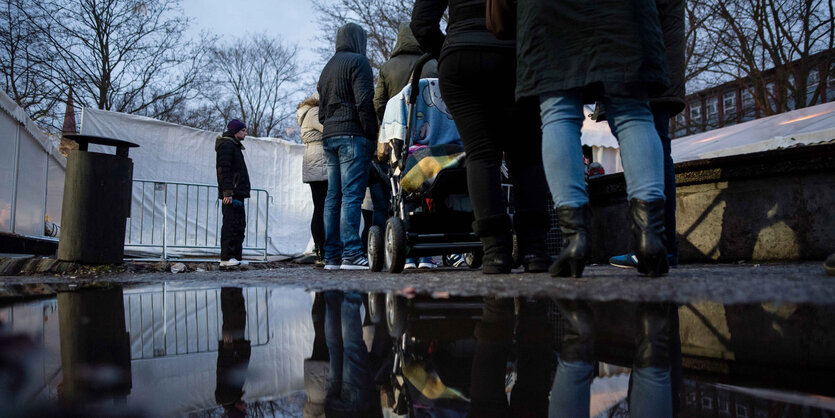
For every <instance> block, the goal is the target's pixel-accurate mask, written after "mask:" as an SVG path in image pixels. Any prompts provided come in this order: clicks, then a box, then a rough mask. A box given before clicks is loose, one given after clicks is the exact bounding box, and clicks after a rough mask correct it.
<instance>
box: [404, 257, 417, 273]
mask: <svg viewBox="0 0 835 418" xmlns="http://www.w3.org/2000/svg"><path fill="white" fill-rule="evenodd" d="M416 268H417V264H415V260H414V259H411V258H409V259H406V264H404V265H403V270H408V269H416Z"/></svg>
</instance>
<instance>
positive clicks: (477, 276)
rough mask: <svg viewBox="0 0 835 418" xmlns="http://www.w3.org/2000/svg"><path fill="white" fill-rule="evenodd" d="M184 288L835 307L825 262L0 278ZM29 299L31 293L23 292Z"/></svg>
mask: <svg viewBox="0 0 835 418" xmlns="http://www.w3.org/2000/svg"><path fill="white" fill-rule="evenodd" d="M163 282H166V283H177V284H183V285H188V284H196V285H201V284H204V283H206V282H208V283H213V284H225V285H250V286H287V287H295V288H301V289H306V290H309V291H320V290H343V291H348V290H354V291H361V292H386V291H394V290H400V289H404V288H407V287H412V288H414V290H415V292H416V293H419V294H420V293H423V294H430V293H433V292H448V293H449V294H450V295H453V296H498V297H515V296H531V297H551V298H561V299H582V300H590V301H599V302H604V301H627V302H675V303H687V302H694V301H702V300H710V301H714V302H718V303H725V304H742V303H759V302H774V303H806V304H813V305H825V304H830V303H833V302H835V278H832V277H829V276H827V275H826V273H825V272H824V270H823V267H822V264H821V263H819V262H807V263H788V264H787V263H774V264H713V265H711V264H690V265H682V266H680V267H679V268H676V269H671V271H670V273H669V274H668V275H666V276H663V277H657V278H649V277H646V276H642V275H638V274H637V273H636V271H635V270H633V269H620V268H616V267H611V266H608V265H591V266H588V267H587V268H586V270H585V271H584V274H583V277H582V278H580V279H573V278H553V277H550V276H549V275H548V274H545V273H540V274H528V273H522V270H521V269H517V270H515V271H514V272H513V273H512V274H507V275H492V276H486V275H483V274H481V272H480V271H478V270H470V269H461V268H457V269H456V268H446V267H442V268H438V269H435V270H407V271H405V272H403V273H401V274H388V273H373V272H369V271H325V270H320V269H316V268H313V267H312V266H311V265H299V264H293V263H276V264H272V268H267V269H260V268H259V269H249V270H235V269H230V270H224V271H206V272H186V273H179V274H172V273H170V272H167V271H166V272H155V273H116V274H107V275H101V276H97V277H84V276H83V275H78V276H72V275H65V276H7V277H0V295H2V294H4V293H5V294H6V295H15V294H16V293H17V292H19V291H21V288H22V289H25V288H26V287H44V286H42V285H46V286H45V287H46V288H50V287H53V286H55V287H57V288H63V287H64V286H70V285H79V286H85V285H90V284H94V285H100V284H102V283H115V284H132V283H133V284H136V283H147V284H153V283H163ZM22 291H24V292H25V290H22Z"/></svg>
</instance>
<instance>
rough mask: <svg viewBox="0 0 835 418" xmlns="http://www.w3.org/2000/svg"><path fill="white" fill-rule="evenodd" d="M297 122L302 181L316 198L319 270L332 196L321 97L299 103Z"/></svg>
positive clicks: (314, 221)
mask: <svg viewBox="0 0 835 418" xmlns="http://www.w3.org/2000/svg"><path fill="white" fill-rule="evenodd" d="M296 119H297V120H298V123H299V127H300V128H301V135H302V142H303V143H304V159H303V160H302V182H304V183H307V184H308V185H310V194H311V195H312V196H313V218H311V219H310V233H311V235H313V244H314V246H315V251H316V261H315V264H316V267H324V265H325V263H324V246H325V195H327V193H328V169H327V165H326V164H325V151H324V150H323V149H322V129H323V128H322V123H320V122H319V94H318V93H314V94H313V96H311V97H309V98H307V99H306V100H305V101H303V102H301V103H300V104H299V108H298V110H297V111H296Z"/></svg>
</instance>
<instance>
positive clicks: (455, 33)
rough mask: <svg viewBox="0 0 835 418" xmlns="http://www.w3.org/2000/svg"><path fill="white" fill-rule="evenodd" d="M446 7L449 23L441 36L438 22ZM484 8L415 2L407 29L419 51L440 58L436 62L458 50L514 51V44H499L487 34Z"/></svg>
mask: <svg viewBox="0 0 835 418" xmlns="http://www.w3.org/2000/svg"><path fill="white" fill-rule="evenodd" d="M447 5H449V22H448V24H447V30H446V35H444V33H443V32H441V26H440V22H441V17H442V16H443V15H444V11H445V10H446V8H447ZM486 5H487V1H486V0H417V1H415V7H414V9H413V10H412V23H411V25H410V26H411V28H412V32H413V33H414V34H415V38H416V39H417V40H418V43H420V47H421V48H423V50H424V51H427V52H429V53H431V54H434V55H437V56H440V58H438V61H443V59H444V56H445V55H446V54H447V53H449V52H450V51H453V50H455V49H459V48H463V49H469V50H473V49H481V48H487V49H494V48H509V49H513V48H515V47H516V43H515V41H513V40H510V41H500V40H498V39H496V37H495V36H493V34H492V33H490V32H488V31H487V19H486V16H487V7H486Z"/></svg>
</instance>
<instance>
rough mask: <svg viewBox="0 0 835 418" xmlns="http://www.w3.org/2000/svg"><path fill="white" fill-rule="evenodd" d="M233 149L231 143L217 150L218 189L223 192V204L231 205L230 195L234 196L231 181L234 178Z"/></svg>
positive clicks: (233, 185)
mask: <svg viewBox="0 0 835 418" xmlns="http://www.w3.org/2000/svg"><path fill="white" fill-rule="evenodd" d="M233 147H234V145H233V144H232V143H231V142H227V143H225V144H223V145H221V146H220V147H219V148H218V149H217V160H216V166H217V182H218V187H220V190H221V191H222V192H223V204H229V203H232V195H234V194H235V184H234V182H233V181H232V178H233V176H234V173H233V170H234V167H233V165H234V164H233V161H234V159H235V157H234V155H233V154H234V152H235V150H234V149H233ZM227 200H228V202H227Z"/></svg>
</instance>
